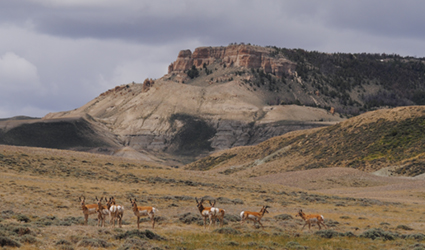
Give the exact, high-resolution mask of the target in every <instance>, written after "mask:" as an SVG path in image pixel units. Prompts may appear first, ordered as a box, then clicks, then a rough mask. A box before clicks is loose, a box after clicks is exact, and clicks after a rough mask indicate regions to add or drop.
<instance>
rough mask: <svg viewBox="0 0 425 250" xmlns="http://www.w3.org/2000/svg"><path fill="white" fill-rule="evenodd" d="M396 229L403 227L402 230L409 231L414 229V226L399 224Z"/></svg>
mask: <svg viewBox="0 0 425 250" xmlns="http://www.w3.org/2000/svg"><path fill="white" fill-rule="evenodd" d="M395 229H402V230H407V231H411V230H413V228H411V227H409V226H406V225H398V226H397V227H396V228H395Z"/></svg>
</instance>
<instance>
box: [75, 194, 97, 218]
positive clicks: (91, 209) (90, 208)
mask: <svg viewBox="0 0 425 250" xmlns="http://www.w3.org/2000/svg"><path fill="white" fill-rule="evenodd" d="M79 199H80V202H81V209H82V210H83V214H84V225H87V221H88V220H89V215H90V214H95V213H97V204H89V205H86V197H84V196H83V199H81V197H79ZM96 200H97V197H96Z"/></svg>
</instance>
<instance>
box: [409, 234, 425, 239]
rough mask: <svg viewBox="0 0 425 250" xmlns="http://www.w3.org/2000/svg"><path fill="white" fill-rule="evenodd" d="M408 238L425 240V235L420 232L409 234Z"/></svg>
mask: <svg viewBox="0 0 425 250" xmlns="http://www.w3.org/2000/svg"><path fill="white" fill-rule="evenodd" d="M406 238H407V239H415V240H424V239H425V235H424V234H421V233H418V234H409V235H407V236H406Z"/></svg>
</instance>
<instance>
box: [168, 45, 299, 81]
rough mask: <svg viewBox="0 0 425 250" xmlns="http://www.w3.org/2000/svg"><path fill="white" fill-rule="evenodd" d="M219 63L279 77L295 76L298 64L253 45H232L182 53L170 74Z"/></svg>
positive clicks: (171, 66)
mask: <svg viewBox="0 0 425 250" xmlns="http://www.w3.org/2000/svg"><path fill="white" fill-rule="evenodd" d="M217 61H219V62H220V63H222V64H226V65H227V66H234V67H243V68H247V69H262V70H263V71H264V72H265V73H266V74H268V73H270V74H273V75H275V76H277V77H283V76H285V75H293V74H294V72H295V67H296V64H295V63H293V62H291V61H289V60H287V59H286V58H284V57H273V56H272V50H271V49H268V48H263V47H257V46H251V45H231V46H228V47H200V48H196V49H195V51H194V52H193V53H192V52H191V51H190V50H182V51H180V53H179V55H178V57H177V60H176V61H175V62H173V63H171V65H170V66H169V67H168V73H169V74H171V73H179V72H184V71H186V70H188V69H190V68H191V67H192V66H193V65H194V66H195V67H196V68H202V67H203V66H204V64H205V65H206V66H208V65H210V64H212V63H214V62H217Z"/></svg>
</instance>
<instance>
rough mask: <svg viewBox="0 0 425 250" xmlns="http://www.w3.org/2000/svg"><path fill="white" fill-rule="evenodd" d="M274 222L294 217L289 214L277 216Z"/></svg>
mask: <svg viewBox="0 0 425 250" xmlns="http://www.w3.org/2000/svg"><path fill="white" fill-rule="evenodd" d="M274 218H275V219H276V220H292V219H294V217H292V215H289V214H279V215H276V216H275V217H274Z"/></svg>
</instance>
